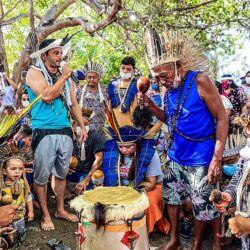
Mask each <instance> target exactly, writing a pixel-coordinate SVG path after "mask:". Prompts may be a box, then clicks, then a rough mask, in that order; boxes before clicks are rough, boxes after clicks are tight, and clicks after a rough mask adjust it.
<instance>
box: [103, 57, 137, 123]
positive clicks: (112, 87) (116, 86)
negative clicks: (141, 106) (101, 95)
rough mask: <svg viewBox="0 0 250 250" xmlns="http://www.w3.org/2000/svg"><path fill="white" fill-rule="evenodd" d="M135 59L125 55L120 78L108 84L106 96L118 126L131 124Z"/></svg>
mask: <svg viewBox="0 0 250 250" xmlns="http://www.w3.org/2000/svg"><path fill="white" fill-rule="evenodd" d="M134 71H135V59H134V58H133V57H130V56H127V57H125V58H123V59H122V61H121V66H120V78H118V79H114V80H112V81H111V82H110V84H109V86H108V97H109V99H110V102H111V108H112V109H113V111H114V113H115V116H116V119H117V122H118V124H119V126H120V127H122V126H125V125H130V126H132V125H133V121H132V114H133V111H134V110H135V108H136V106H137V96H136V94H137V92H138V90H137V86H136V84H137V79H136V78H135V77H133V74H134Z"/></svg>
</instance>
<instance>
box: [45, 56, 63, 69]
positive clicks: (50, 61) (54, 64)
mask: <svg viewBox="0 0 250 250" xmlns="http://www.w3.org/2000/svg"><path fill="white" fill-rule="evenodd" d="M47 59H48V61H49V63H50V67H52V68H56V69H59V68H60V62H56V61H55V60H53V59H52V58H51V57H50V56H48V57H47Z"/></svg>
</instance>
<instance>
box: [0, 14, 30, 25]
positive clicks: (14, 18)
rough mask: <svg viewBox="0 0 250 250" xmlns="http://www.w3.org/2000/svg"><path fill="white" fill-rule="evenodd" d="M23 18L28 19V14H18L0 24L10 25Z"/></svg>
mask: <svg viewBox="0 0 250 250" xmlns="http://www.w3.org/2000/svg"><path fill="white" fill-rule="evenodd" d="M24 17H29V14H19V15H17V16H15V17H12V18H10V19H7V20H5V21H3V22H2V23H1V22H0V23H1V26H6V25H11V24H13V23H15V22H17V21H19V20H20V19H22V18H24Z"/></svg>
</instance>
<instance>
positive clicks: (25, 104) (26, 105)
mask: <svg viewBox="0 0 250 250" xmlns="http://www.w3.org/2000/svg"><path fill="white" fill-rule="evenodd" d="M21 104H22V106H23V107H24V108H26V107H28V106H29V104H30V102H29V101H22V102H21Z"/></svg>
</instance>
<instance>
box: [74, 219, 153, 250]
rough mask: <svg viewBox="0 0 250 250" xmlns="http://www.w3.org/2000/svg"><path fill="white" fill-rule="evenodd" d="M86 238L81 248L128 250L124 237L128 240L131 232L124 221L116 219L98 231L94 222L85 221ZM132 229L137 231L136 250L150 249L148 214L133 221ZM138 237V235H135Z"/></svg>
mask: <svg viewBox="0 0 250 250" xmlns="http://www.w3.org/2000/svg"><path fill="white" fill-rule="evenodd" d="M83 227H84V234H85V237H86V238H85V240H84V242H83V244H82V245H79V244H78V245H79V248H78V249H80V250H128V249H130V248H129V245H125V244H124V243H122V239H123V240H124V241H125V242H126V239H125V238H126V236H125V234H126V233H127V234H130V227H128V225H127V224H126V223H125V222H124V221H121V220H120V221H116V222H112V223H109V224H108V225H106V227H105V229H104V228H103V227H102V228H101V229H99V230H98V231H97V230H96V225H95V224H94V223H90V222H89V223H86V222H83ZM132 230H133V233H134V232H135V233H136V234H137V236H139V237H138V238H137V239H135V240H134V241H133V243H132V244H133V248H131V249H134V250H148V249H149V241H148V234H147V227H146V216H144V217H143V218H142V219H140V220H136V221H133V222H132ZM135 238H136V237H135Z"/></svg>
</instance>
